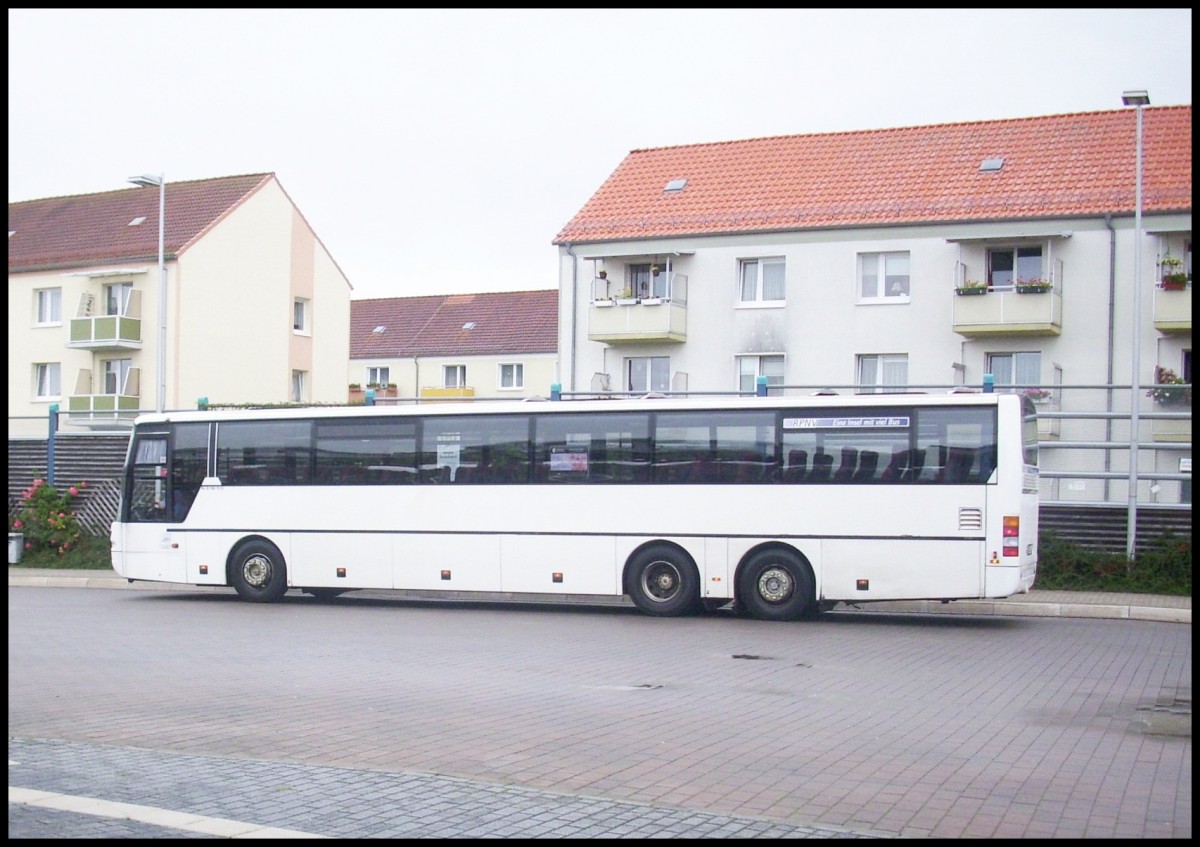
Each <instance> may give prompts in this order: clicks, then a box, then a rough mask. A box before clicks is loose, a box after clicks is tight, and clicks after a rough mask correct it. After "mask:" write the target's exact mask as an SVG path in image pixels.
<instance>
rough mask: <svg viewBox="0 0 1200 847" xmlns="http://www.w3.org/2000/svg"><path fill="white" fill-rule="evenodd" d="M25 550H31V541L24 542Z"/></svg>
mask: <svg viewBox="0 0 1200 847" xmlns="http://www.w3.org/2000/svg"><path fill="white" fill-rule="evenodd" d="M25 549H26V550H32V549H33V542H32V541H26V542H25Z"/></svg>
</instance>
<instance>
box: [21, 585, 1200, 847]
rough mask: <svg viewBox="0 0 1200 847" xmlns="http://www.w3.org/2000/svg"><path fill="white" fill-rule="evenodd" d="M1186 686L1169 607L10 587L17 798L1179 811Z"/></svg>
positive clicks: (444, 825) (222, 805)
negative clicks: (268, 602) (706, 612)
mask: <svg viewBox="0 0 1200 847" xmlns="http://www.w3.org/2000/svg"><path fill="white" fill-rule="evenodd" d="M1190 702H1191V626H1190V624H1178V623H1159V622H1152V621H1142V620H1096V619H1065V618H1049V619H1046V618H1033V617H1003V618H998V617H983V616H979V617H976V616H970V615H955V616H938V615H931V614H883V613H878V612H874V613H857V612H837V613H833V614H830V615H826V616H825V617H823V618H822V619H820V620H818V621H815V622H806V623H795V624H771V623H762V622H757V621H752V620H748V619H744V618H737V617H733V616H731V615H728V614H716V615H710V616H705V617H702V618H685V619H669V620H660V619H653V618H646V617H643V616H641V615H638V614H636V613H634V612H632V611H630V610H628V609H626V608H621V607H589V608H577V607H576V608H566V607H562V606H549V605H525V606H521V607H512V606H504V605H501V604H474V605H468V604H462V603H442V602H431V601H412V600H396V599H390V598H383V597H378V596H370V595H363V596H348V597H346V598H343V599H342V600H340V601H339V602H337V603H335V604H333V605H332V606H323V605H320V604H318V603H316V602H314V601H312V600H311V599H309V598H302V597H292V596H289V597H288V598H286V600H285V601H284V602H283V603H281V604H278V605H275V606H265V607H264V606H256V605H250V604H245V603H240V602H238V601H236V600H234V599H233V598H232V597H230V596H227V595H219V594H210V593H198V592H191V593H188V592H171V591H136V590H133V591H129V590H127V591H103V590H99V591H98V590H90V591H89V590H80V589H42V588H10V590H9V736H10V744H9V758H10V762H16V763H17V764H10V766H9V785H10V804H9V814H10V818H9V820H10V823H9V826H10V835H16V834H22V833H24V834H30V833H29V829H28V828H27V827H26V824H28V823H30V820H29V819H30V817H33V818H35V820H33V821H32V823H31V826H32V828H33V829H35V830H36V829H37V828H38V827H39V826H42V827H45V826H48V825H49V824H46V823H40V824H39V823H38V821H37V820H36V817H37V815H39V814H41V815H46V816H53V815H70V816H73V818H78V817H79V813H78V812H75V811H70V810H62V809H57V810H56V809H53V808H47V807H46V806H45V805H37V804H34V803H28V802H25V801H23V800H22V797H28V796H29V795H19V796H18V798H17V802H15V803H14V795H13V790H14V788H16V789H23V790H28V791H39V792H44V793H48V794H50V795H56V794H63V795H70V796H84V797H89V798H92V799H94V800H98V801H105V802H108V803H117V802H120V803H127V804H134V805H136V806H138V807H143V806H144V807H147V808H151V809H162V810H166V811H169V812H175V813H184V814H187V815H191V816H193V817H195V818H198V819H201V820H207V819H208V818H212V819H215V820H218V821H223V822H233V824H238V825H245V826H248V827H277V828H281V829H287V830H292V831H294V832H297V833H303V834H309V835H322V836H334V837H347V836H356V835H358V836H391V835H400V834H408V835H464V836H465V835H470V834H474V835H500V834H512V835H527V836H531V837H539V836H543V837H556V836H561V835H570V836H578V837H587V836H592V835H614V834H617V835H635V836H673V835H689V836H694V835H711V836H730V835H735V836H736V835H747V836H763V837H767V836H788V837H795V836H800V837H838V836H840V837H851V836H862V837H872V836H884V837H886V836H902V837H922V836H934V837H953V838H957V837H985V838H987V837H1131V838H1147V837H1178V838H1184V837H1190V836H1191V728H1190V727H1191V723H1190ZM22 759H24V760H25V761H24V764H22V763H21V761H22ZM52 799H53V798H52ZM94 818H95V816H93V817H92V818H89V817H87V816H84V820H93V819H94ZM143 818H145V819H139V818H138V817H134V818H131V819H130V820H129V821H126V822H125V824H123V825H131V826H132V825H139V823H140V825H156V824H153V823H151V822H150V821H152V820H153V818H151V817H149V816H143ZM169 820H170V821H171V822H175V823H177V822H178V821H179V819H178V818H170V819H169ZM61 822H62V821H61V820H60V823H61ZM216 825H217V824H212V826H216ZM225 825H232V824H228V823H226V824H225ZM185 831H186V832H193V833H194V832H195V831H193V830H185ZM198 834H211V833H205V832H204V831H202V830H201V831H199V833H198ZM31 837H32V835H31Z"/></svg>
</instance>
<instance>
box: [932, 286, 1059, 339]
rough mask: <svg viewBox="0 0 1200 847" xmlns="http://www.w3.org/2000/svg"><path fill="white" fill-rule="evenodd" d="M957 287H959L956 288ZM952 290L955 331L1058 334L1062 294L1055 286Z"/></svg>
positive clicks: (972, 334) (964, 332)
mask: <svg viewBox="0 0 1200 847" xmlns="http://www.w3.org/2000/svg"><path fill="white" fill-rule="evenodd" d="M959 290H961V289H959ZM976 290H978V291H983V292H984V293H983V294H957V293H956V294H953V295H952V296H953V297H954V331H955V332H957V333H958V334H959V335H969V336H974V335H992V336H996V335H1060V334H1061V333H1062V295H1061V294H1060V293H1059V289H1058V287H1057V286H1056V287H1054V288H1051V289H1049V290H1047V291H1041V292H1038V293H1022V292H1020V291H1018V290H1017V288H1016V287H1015V286H1003V287H997V288H982V289H976Z"/></svg>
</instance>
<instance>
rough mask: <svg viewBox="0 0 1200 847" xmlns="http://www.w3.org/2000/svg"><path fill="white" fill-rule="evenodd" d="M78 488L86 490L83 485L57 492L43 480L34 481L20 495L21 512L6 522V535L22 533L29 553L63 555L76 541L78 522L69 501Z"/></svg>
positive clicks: (78, 531) (85, 484)
mask: <svg viewBox="0 0 1200 847" xmlns="http://www.w3.org/2000/svg"><path fill="white" fill-rule="evenodd" d="M80 488H87V483H86V482H81V483H79V486H78V487H76V486H74V485H72V486H71V487H70V488H68V489H67V490H66V491H62V492H60V491H58V490H57V489H55V488H54V486H52V485H47V484H46V481H45V480H44V479H35V480H34V481H33V485H31V486H30V487H29V488H27V489H25V491H23V492H22V493H21V511H20V512H18V513H17V516H16V517H15V518H13V519H12V520H10V521H9V526H8V529H9V531H10V532H19V533H22V534H23V535H24V536H25V549H26V550H28V551H30V552H36V551H38V550H56V551H57V552H58V555H60V556H62V555H64V554H65V553H66V552H67V551H68V550H70V549H71V548H72V547H73V546H75V544H76V543H77V542H78V541H79V534H80V529H79V520H78V519H77V518H76V517H75V513H74V512H73V511H71V500H72V499H73V498H74V497H77V496H78V495H79V489H80Z"/></svg>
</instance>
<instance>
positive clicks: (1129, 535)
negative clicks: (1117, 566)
mask: <svg viewBox="0 0 1200 847" xmlns="http://www.w3.org/2000/svg"><path fill="white" fill-rule="evenodd" d="M1121 102H1122V103H1124V104H1125V105H1126V106H1133V107H1134V109H1135V111H1136V112H1137V165H1136V167H1137V174H1136V176H1135V178H1134V201H1133V202H1134V210H1133V350H1132V356H1131V359H1130V370H1131V371H1132V374H1133V379H1132V380H1130V391H1129V517H1128V519H1127V522H1126V523H1127V529H1126V533H1125V559H1126V560H1127V561H1129V562H1132V561H1133V559H1134V556H1135V554H1136V552H1137V497H1138V491H1137V489H1138V429H1139V418H1138V407H1139V405H1140V403H1141V399H1142V398H1141V393H1142V386H1141V381H1140V379H1139V377H1138V372H1139V370H1140V369H1141V358H1142V357H1141V352H1142V107H1143V106H1148V105H1150V95H1149V94H1147V93H1146V92H1145V91H1141V90H1136V91H1123V92H1121Z"/></svg>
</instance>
